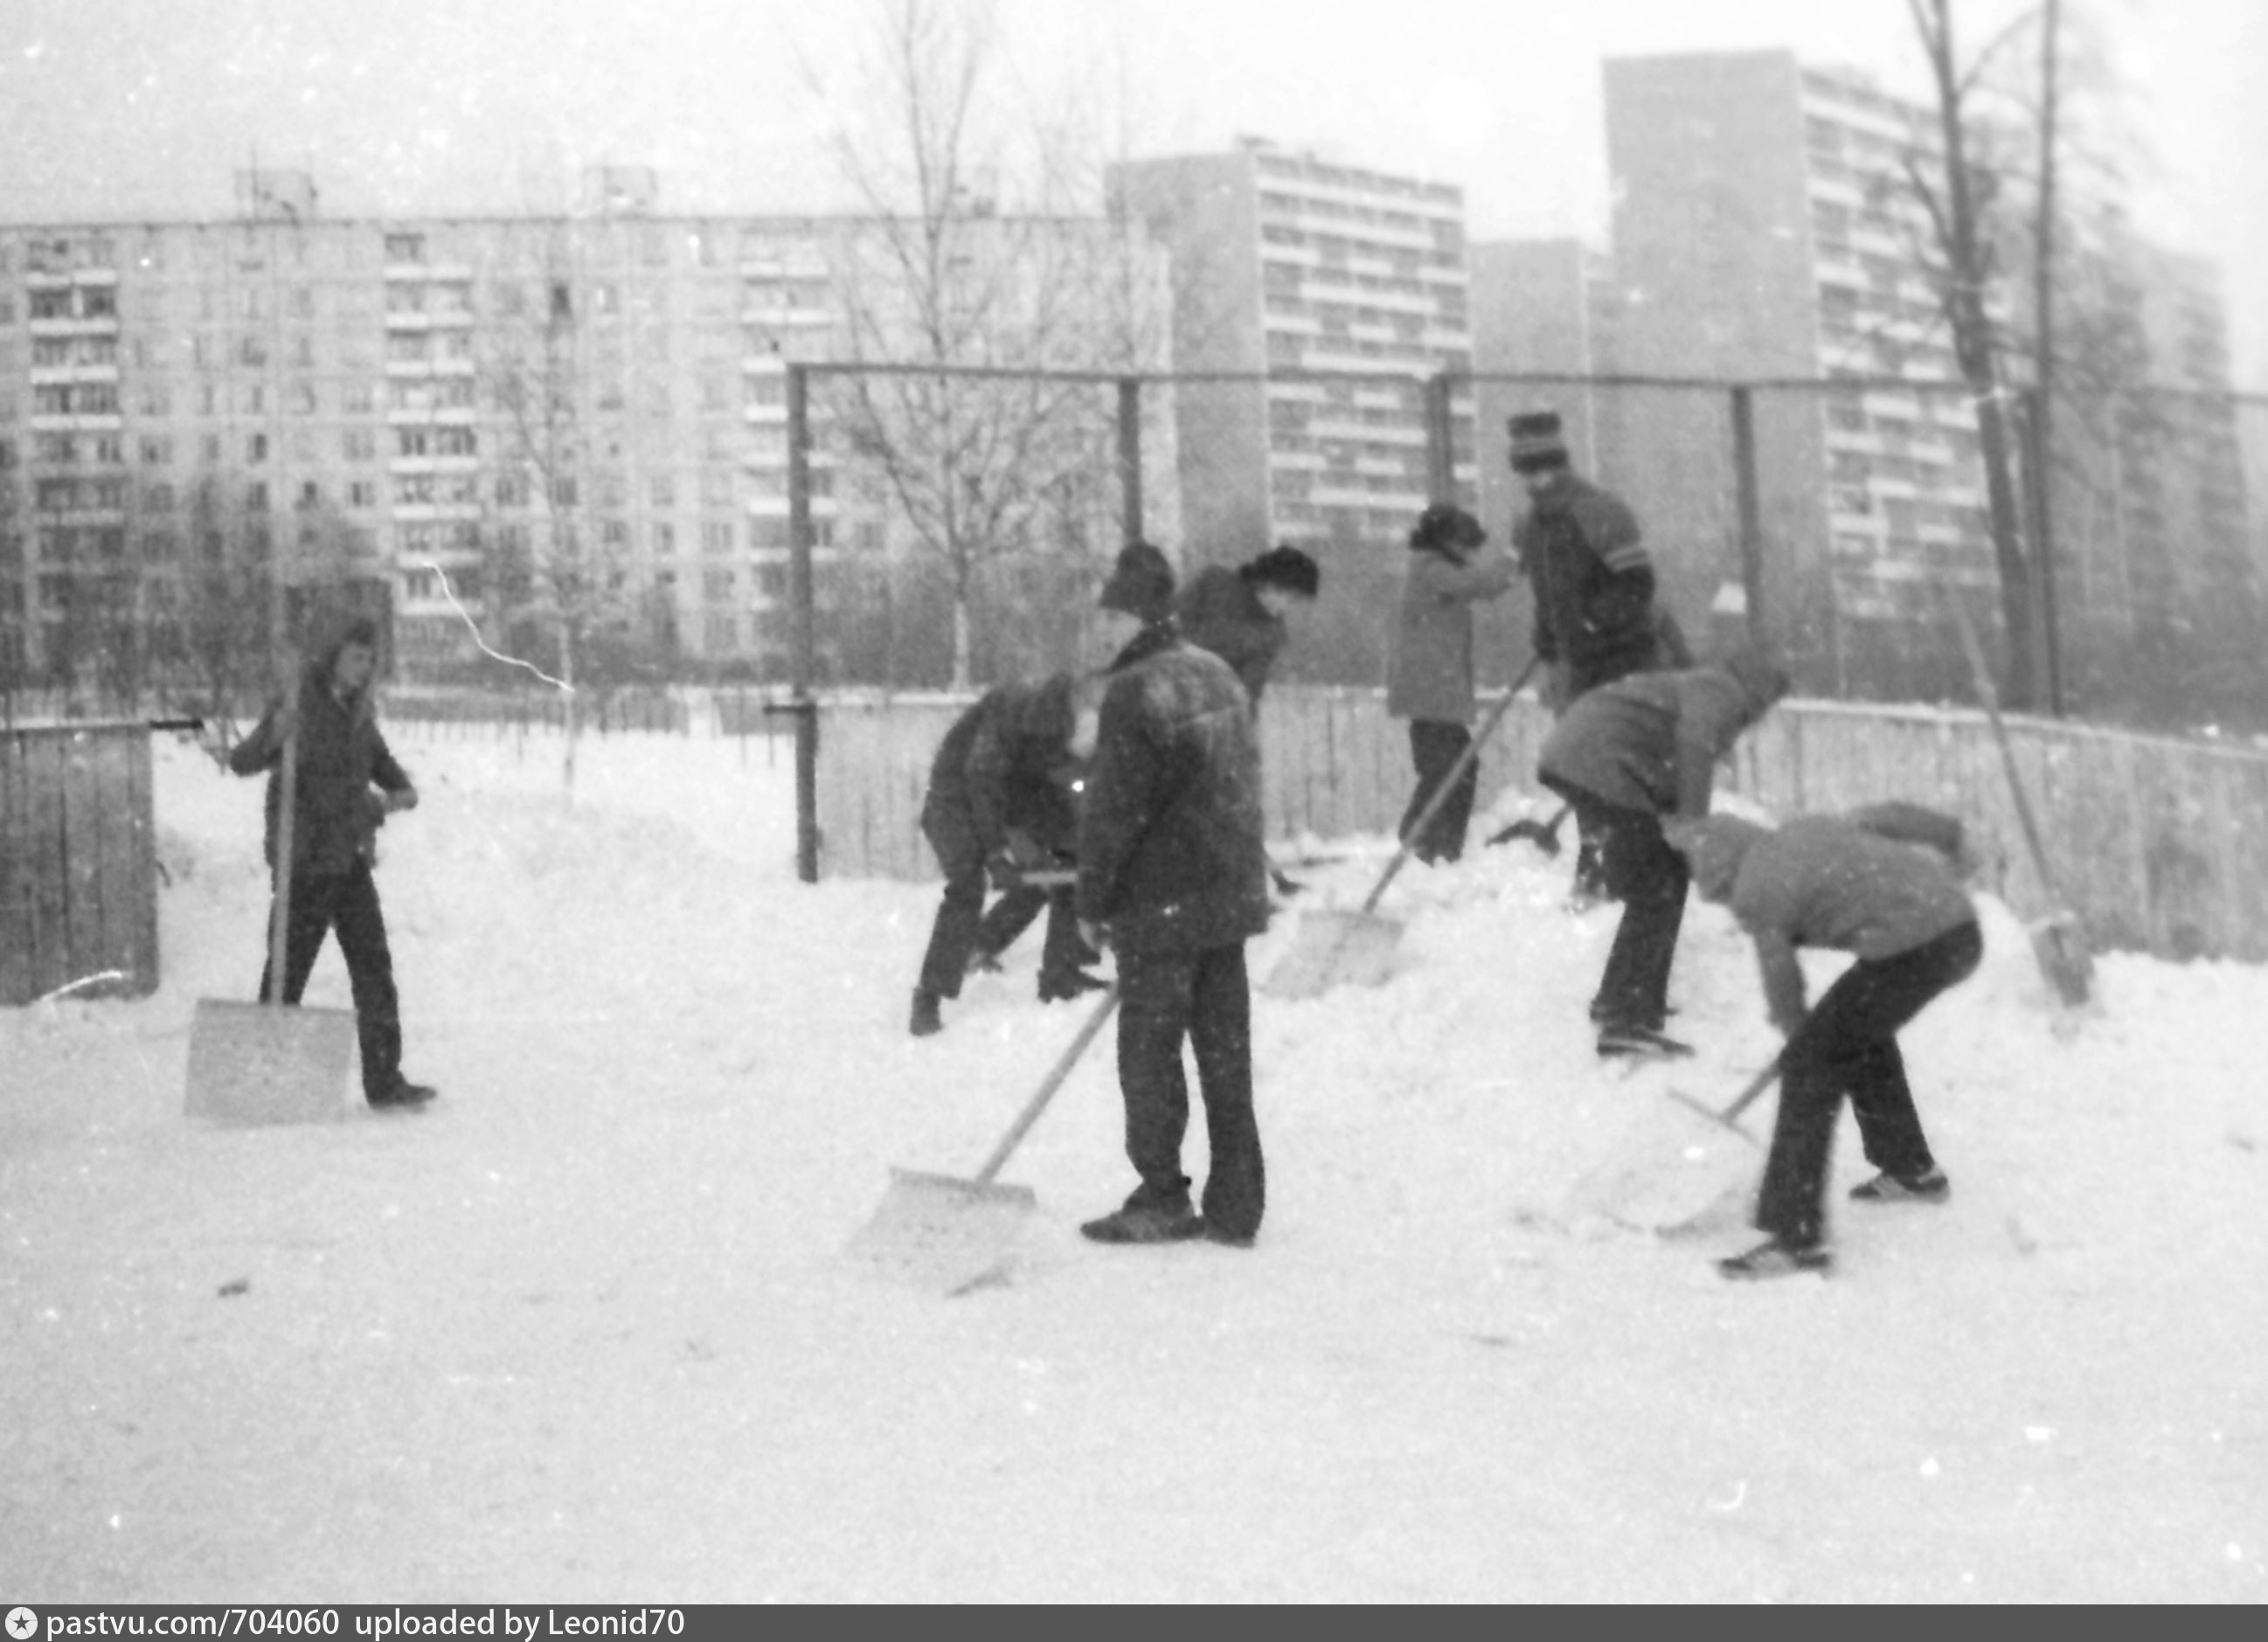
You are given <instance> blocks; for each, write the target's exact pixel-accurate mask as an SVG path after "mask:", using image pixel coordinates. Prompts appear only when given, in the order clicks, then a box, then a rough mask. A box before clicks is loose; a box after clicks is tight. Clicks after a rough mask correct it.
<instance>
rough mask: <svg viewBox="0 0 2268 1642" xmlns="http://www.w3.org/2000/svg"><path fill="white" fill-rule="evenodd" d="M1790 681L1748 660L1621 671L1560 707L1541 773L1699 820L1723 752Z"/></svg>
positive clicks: (1558, 787) (1554, 782) (1625, 804)
mask: <svg viewBox="0 0 2268 1642" xmlns="http://www.w3.org/2000/svg"><path fill="white" fill-rule="evenodd" d="M1785 687H1786V680H1785V678H1784V677H1783V676H1781V675H1780V674H1778V673H1777V672H1775V671H1774V670H1772V669H1771V668H1768V667H1761V666H1758V667H1750V666H1747V665H1745V664H1742V665H1728V664H1725V663H1712V664H1710V665H1708V666H1699V667H1690V668H1688V669H1686V670H1685V671H1683V672H1680V673H1638V674H1631V676H1630V677H1629V678H1625V679H1617V680H1616V681H1614V682H1613V683H1611V684H1602V685H1601V686H1600V687H1599V688H1597V689H1594V690H1593V691H1591V692H1590V693H1589V694H1588V695H1586V696H1580V697H1578V698H1577V699H1576V700H1575V701H1574V702H1572V703H1570V704H1569V705H1568V708H1567V710H1566V711H1565V712H1564V713H1562V714H1560V716H1559V722H1558V723H1557V724H1556V725H1553V726H1552V729H1551V733H1550V735H1549V736H1548V737H1546V738H1545V739H1544V742H1543V753H1542V755H1540V756H1539V757H1538V759H1537V761H1536V774H1537V776H1538V777H1540V778H1541V779H1542V780H1543V782H1544V783H1545V784H1547V785H1549V786H1550V787H1551V788H1553V789H1554V790H1555V791H1557V792H1565V791H1566V790H1567V789H1569V788H1574V789H1578V790H1580V791H1581V792H1588V793H1590V794H1591V795H1593V796H1594V797H1595V798H1597V799H1601V800H1602V801H1603V802H1605V803H1608V804H1612V805H1616V806H1620V807H1622V808H1624V809H1633V810H1646V811H1651V812H1652V813H1653V814H1657V815H1676V816H1682V817H1684V818H1687V819H1690V820H1695V821H1697V820H1699V819H1700V818H1701V817H1703V816H1705V815H1706V814H1708V813H1709V797H1710V792H1711V788H1712V784H1713V782H1714V779H1715V773H1716V766H1717V761H1718V760H1719V759H1721V758H1722V757H1724V756H1725V755H1726V754H1727V753H1729V752H1730V751H1732V749H1733V743H1734V741H1735V740H1739V738H1740V735H1741V733H1742V731H1743V730H1746V729H1747V728H1748V727H1749V725H1752V724H1754V723H1756V720H1757V719H1759V718H1763V717H1764V714H1765V713H1766V712H1768V711H1771V705H1772V703H1774V702H1776V701H1778V699H1779V692H1780V691H1781V690H1782V689H1784V688H1785Z"/></svg>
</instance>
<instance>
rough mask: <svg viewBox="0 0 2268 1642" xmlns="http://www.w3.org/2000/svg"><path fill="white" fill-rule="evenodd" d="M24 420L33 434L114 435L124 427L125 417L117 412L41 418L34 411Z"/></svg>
mask: <svg viewBox="0 0 2268 1642" xmlns="http://www.w3.org/2000/svg"><path fill="white" fill-rule="evenodd" d="M25 420H26V422H28V423H31V426H32V431H33V432H34V433H116V432H118V431H121V430H122V429H123V428H124V427H125V426H126V417H125V416H124V414H123V413H122V412H119V411H108V412H105V413H102V414H99V415H96V416H52V415H49V416H42V415H40V413H39V412H37V411H34V412H33V413H32V415H31V416H27V417H26V418H25Z"/></svg>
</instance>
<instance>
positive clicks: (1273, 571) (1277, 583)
mask: <svg viewBox="0 0 2268 1642" xmlns="http://www.w3.org/2000/svg"><path fill="white" fill-rule="evenodd" d="M1237 574H1238V575H1240V576H1241V577H1243V578H1244V579H1245V580H1246V581H1248V582H1250V583H1252V584H1253V585H1256V586H1260V587H1281V588H1283V589H1284V590H1285V592H1286V593H1297V594H1298V595H1299V596H1300V598H1302V599H1312V598H1314V596H1315V594H1316V593H1318V592H1320V591H1321V590H1322V585H1323V572H1322V570H1320V569H1319V568H1318V567H1317V566H1316V563H1315V562H1314V560H1313V559H1311V558H1309V557H1308V556H1307V555H1306V554H1304V553H1302V552H1300V549H1297V548H1295V547H1292V545H1291V544H1290V543H1289V542H1285V543H1284V544H1282V545H1281V546H1278V547H1273V548H1270V549H1268V551H1267V552H1265V553H1263V554H1262V555H1261V556H1259V557H1258V558H1256V559H1254V560H1253V561H1252V562H1251V563H1248V564H1247V565H1245V566H1244V568H1243V569H1242V570H1241V571H1238V572H1237Z"/></svg>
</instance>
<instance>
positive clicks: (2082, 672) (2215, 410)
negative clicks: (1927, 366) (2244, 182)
mask: <svg viewBox="0 0 2268 1642" xmlns="http://www.w3.org/2000/svg"><path fill="white" fill-rule="evenodd" d="M2020 254H2021V252H2020V253H2019V255H2020ZM2012 261H2014V258H2012ZM2058 286H2059V287H2061V288H2062V290H2063V292H2064V294H2063V297H2062V298H2061V303H2060V307H2059V313H2058V332H2059V334H2060V335H2061V338H2062V342H2061V345H2059V346H2058V350H2057V351H2058V355H2059V356H2063V357H2066V359H2067V361H2068V363H2067V364H2066V366H2065V367H2064V370H2065V377H2066V379H2065V380H2064V381H2063V383H2062V384H2061V387H2062V391H2061V392H2059V393H2058V395H2057V403H2056V407H2055V410H2054V416H2053V423H2052V426H2053V430H2054V432H2053V442H2054V445H2055V450H2056V460H2055V463H2054V466H2053V469H2052V472H2053V477H2054V488H2053V500H2054V509H2053V518H2054V521H2055V541H2054V556H2055V565H2056V598H2057V601H2058V615H2059V622H2058V626H2059V630H2060V632H2061V636H2062V644H2061V659H2062V663H2063V671H2064V673H2065V674H2066V681H2067V690H2066V694H2067V695H2069V696H2072V697H2073V699H2074V700H2075V701H2076V702H2077V703H2079V704H2080V705H2081V706H2082V707H2095V706H2101V707H2104V708H2118V709H2126V710H2130V711H2144V712H2147V711H2148V710H2149V709H2150V708H2151V706H2152V705H2153V704H2154V703H2165V702H2167V701H2170V700H2172V699H2175V698H2177V697H2180V696H2190V697H2192V698H2194V707H2195V709H2196V711H2198V712H2200V713H2205V714H2208V715H2217V714H2218V713H2220V712H2226V711H2230V710H2231V709H2233V708H2237V707H2239V705H2240V703H2244V702H2246V701H2247V699H2248V698H2250V703H2251V704H2252V706H2253V707H2254V709H2255V710H2256V711H2257V708H2258V707H2259V706H2260V705H2261V704H2263V703H2262V702H2261V699H2260V698H2261V696H2262V687H2263V685H2264V684H2268V672H2264V667H2268V659H2264V657H2263V655H2262V637H2263V634H2262V627H2261V620H2262V610H2261V607H2260V599H2259V590H2260V586H2261V577H2262V574H2263V566H2262V565H2261V564H2260V563H2258V562H2257V559H2256V557H2255V555H2254V547H2253V543H2252V541H2251V539H2250V537H2251V524H2250V519H2248V517H2247V495H2248V490H2249V488H2250V487H2249V486H2248V482H2247V478H2246V474H2245V458H2244V453H2243V450H2242V441H2241V439H2240V437H2239V436H2240V415H2239V411H2238V407H2237V403H2236V401H2235V397H2234V395H2233V394H2232V393H2231V383H2230V376H2231V372H2230V366H2229V350H2228V320H2227V315H2226V313H2225V310H2224V308H2223V306H2222V304H2221V299H2220V279H2219V273H2218V270H2217V269H2215V268H2214V266H2213V264H2212V263H2210V262H2207V261H2203V260H2201V259H2198V258H2196V257H2191V256H2185V255H2182V254H2177V253H2175V252H2171V251H2169V250H2167V249H2165V248H2163V247H2158V246H2154V245H2152V244H2150V243H2149V242H2148V241H2147V240H2145V239H2141V238H2140V237H2139V236H2137V235H2136V234H2134V233H2132V232H2131V231H2129V230H2128V229H2127V227H2126V226H2125V225H2124V222H2123V221H2122V220H2121V219H2120V218H2119V217H2117V216H2116V215H2115V214H2114V215H2110V216H2106V217H2102V218H2099V219H2097V220H2096V221H2094V222H2092V223H2088V224H2087V225H2085V226H2084V230H2083V232H2080V233H2077V234H2075V235H2073V236H2072V243H2070V244H2068V245H2066V247H2065V249H2064V253H2063V255H2062V258H2061V265H2060V268H2059V270H2058ZM2027 318H2028V319H2029V315H2027Z"/></svg>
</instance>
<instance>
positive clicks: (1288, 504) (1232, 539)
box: [1111, 139, 1474, 681]
mask: <svg viewBox="0 0 2268 1642" xmlns="http://www.w3.org/2000/svg"><path fill="white" fill-rule="evenodd" d="M1111 188H1112V192H1113V195H1114V198H1115V200H1116V202H1118V204H1119V205H1120V206H1121V207H1122V208H1123V209H1124V210H1128V211H1130V213H1132V214H1133V215H1135V216H1137V217H1139V218H1140V219H1141V220H1142V221H1144V222H1145V223H1146V224H1147V225H1148V226H1149V229H1150V232H1151V233H1152V236H1153V237H1155V238H1157V239H1160V240H1162V241H1163V242H1164V243H1165V244H1166V245H1167V247H1168V248H1169V249H1170V250H1171V252H1172V254H1173V258H1174V293H1175V323H1174V358H1175V364H1176V367H1177V368H1178V369H1179V370H1181V371H1183V372H1215V373H1219V374H1220V375H1221V376H1223V377H1226V376H1231V375H1235V376H1241V378H1243V379H1241V380H1218V379H1217V380H1213V381H1210V382H1197V381H1189V382H1183V383H1182V384H1180V385H1179V386H1178V387H1177V388H1176V390H1175V403H1176V406H1177V409H1178V413H1179V424H1180V439H1179V449H1180V477H1181V497H1182V519H1183V522H1184V526H1185V527H1186V530H1187V532H1188V541H1187V543H1186V544H1185V547H1186V551H1187V554H1188V556H1189V557H1191V558H1193V559H1197V560H1212V561H1235V560H1239V559H1241V558H1244V557H1247V556H1250V555H1251V554H1253V553H1255V552H1257V551H1260V550H1261V549H1263V548H1265V547H1266V546H1267V545H1268V544H1270V542H1272V541H1293V542H1297V543H1299V544H1300V545H1301V546H1303V547H1305V548H1307V549H1308V550H1309V551H1311V552H1314V553H1315V554H1316V556H1318V558H1319V559H1321V561H1322V563H1323V566H1324V595H1323V600H1322V606H1323V609H1322V611H1321V612H1319V619H1318V622H1316V623H1315V625H1314V628H1312V629H1311V630H1310V634H1309V636H1308V637H1307V639H1306V640H1305V641H1303V643H1302V644H1301V645H1300V650H1299V653H1297V654H1296V655H1294V656H1293V657H1292V659H1291V665H1292V666H1297V667H1304V668H1305V669H1307V671H1308V673H1309V674H1311V675H1314V674H1321V675H1325V676H1335V677H1341V678H1348V679H1360V680H1363V681H1371V680H1373V679H1374V678H1375V677H1377V676H1378V667H1379V665H1380V659H1381V656H1382V654H1383V650H1382V645H1383V643H1384V626H1385V624H1384V623H1383V622H1381V620H1380V618H1379V615H1378V605H1377V600H1378V598H1379V597H1380V595H1381V592H1382V590H1383V587H1384V586H1385V585H1387V584H1388V583H1390V582H1392V581H1393V580H1395V579H1396V578H1399V576H1400V574H1401V562H1400V556H1399V555H1398V554H1397V553H1396V552H1395V550H1394V549H1395V546H1396V545H1397V544H1399V543H1400V542H1401V541H1403V539H1404V538H1406V536H1407V534H1408V533H1409V529H1410V525H1411V523H1412V522H1413V521H1414V519H1416V517H1417V515H1418V512H1421V511H1422V510H1423V509H1424V507H1425V504H1426V503H1427V501H1428V500H1429V499H1431V497H1430V491H1429V468H1428V457H1427V444H1426V423H1427V410H1426V404H1425V386H1424V385H1425V381H1426V380H1427V379H1429V378H1431V377H1432V376H1434V375H1435V374H1437V373H1440V372H1455V373H1458V374H1459V375H1462V374H1463V373H1464V372H1469V370H1470V368H1471V364H1472V336H1471V328H1470V316H1469V311H1468V302H1467V291H1468V279H1467V272H1466V266H1465V229H1464V196H1463V194H1462V190H1460V189H1458V188H1455V187H1454V186H1452V185H1450V184H1447V183H1441V182H1429V181H1425V180H1419V179H1417V178H1412V177H1403V176H1394V175H1389V174H1387V173H1381V172H1377V171H1373V170H1368V169H1366V168H1363V167H1360V166H1351V165H1345V164H1341V163H1337V162H1336V161H1333V160H1329V159H1326V158H1321V157H1319V156H1317V155H1315V154H1313V153H1307V152H1300V151H1292V150H1289V149H1285V148H1279V147H1277V146H1275V145H1273V144H1269V143H1265V142H1262V141H1259V140H1257V139H1247V140H1245V141H1243V142H1241V143H1240V144H1238V145H1237V146H1236V147H1235V148H1233V150H1231V151H1228V152H1226V153H1218V154H1204V155H1194V156H1182V157H1175V158H1157V159H1145V160H1138V161H1134V162H1131V163H1129V164H1126V165H1123V166H1116V167H1114V169H1113V172H1112V175H1111ZM1450 422H1451V436H1452V444H1453V448H1454V481H1455V484H1456V486H1457V488H1458V490H1459V492H1460V493H1461V494H1462V496H1463V497H1465V499H1466V500H1468V501H1470V500H1471V497H1472V484H1473V479H1474V470H1473V466H1472V457H1471V450H1472V411H1471V403H1470V398H1469V391H1467V390H1465V389H1463V388H1462V387H1461V388H1460V390H1459V391H1458V393H1457V394H1456V396H1455V397H1454V400H1453V401H1452V404H1451V415H1450Z"/></svg>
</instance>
